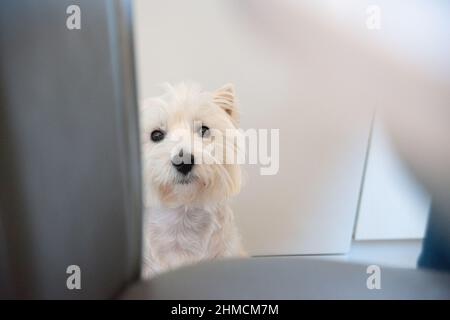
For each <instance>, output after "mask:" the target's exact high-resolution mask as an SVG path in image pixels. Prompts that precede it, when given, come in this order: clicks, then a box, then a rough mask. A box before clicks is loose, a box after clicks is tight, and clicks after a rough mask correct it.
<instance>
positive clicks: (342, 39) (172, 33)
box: [134, 0, 450, 255]
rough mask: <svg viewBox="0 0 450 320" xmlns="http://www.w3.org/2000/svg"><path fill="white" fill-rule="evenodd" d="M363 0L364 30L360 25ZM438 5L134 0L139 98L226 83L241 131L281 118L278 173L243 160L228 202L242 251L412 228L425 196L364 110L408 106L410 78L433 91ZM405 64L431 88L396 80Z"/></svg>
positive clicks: (445, 73) (442, 33) (346, 242)
mask: <svg viewBox="0 0 450 320" xmlns="http://www.w3.org/2000/svg"><path fill="white" fill-rule="evenodd" d="M280 3H281V5H278V4H280ZM436 3H438V5H436ZM374 4H375V5H378V6H379V8H380V9H381V11H380V13H381V16H380V17H381V25H380V29H376V30H372V29H369V28H368V27H367V19H368V12H367V11H366V10H367V8H368V7H369V6H370V5H374ZM442 9H446V10H448V9H449V6H448V5H447V4H446V3H444V2H438V1H432V2H429V1H398V2H396V3H392V2H389V1H376V2H373V1H302V2H300V1H292V0H286V1H282V2H281V1H221V0H195V1H194V0H192V1H185V0H184V1H180V0H164V1H163V0H154V1H145V0H136V1H135V5H134V15H135V45H136V58H137V72H138V80H139V95H140V98H141V99H143V98H146V97H150V96H155V95H158V94H160V91H159V89H158V84H160V83H162V82H165V81H169V82H179V81H185V80H193V81H196V82H199V83H200V84H202V85H203V86H204V87H205V89H208V90H213V89H216V88H218V87H220V86H221V85H223V84H225V83H227V82H232V83H234V84H235V87H236V91H237V95H238V98H239V101H240V108H241V110H240V111H241V115H242V118H241V127H242V128H243V129H248V128H266V129H271V128H277V129H280V170H279V173H278V174H277V175H274V176H261V175H260V174H259V166H257V165H247V166H246V168H245V170H246V172H247V179H246V184H245V186H244V188H243V191H242V193H241V194H240V195H239V196H238V197H237V198H236V199H235V200H234V203H233V208H234V211H235V215H236V218H237V220H238V223H239V228H240V230H241V233H242V235H243V239H244V245H245V246H246V248H247V249H248V251H249V252H250V253H251V254H254V255H271V254H323V253H346V252H348V251H349V248H350V245H351V241H352V237H353V233H354V231H355V235H356V238H357V239H365V240H367V239H371V240H380V239H420V238H421V237H422V236H423V230H424V227H425V221H426V215H427V212H428V206H429V198H428V196H427V194H426V193H425V191H424V190H423V188H422V187H420V186H419V185H418V184H417V183H416V181H415V180H414V179H413V178H412V176H411V174H410V173H409V171H408V170H407V169H406V168H405V166H404V164H403V162H401V161H400V159H399V157H398V156H397V155H396V154H395V151H394V148H393V147H392V146H391V144H390V142H389V139H388V138H387V137H385V134H384V133H383V132H384V131H383V129H382V126H381V125H380V124H378V122H379V120H378V117H377V120H376V121H375V126H374V128H375V130H374V134H373V136H371V134H370V132H371V124H372V121H373V117H374V110H375V109H379V108H382V107H384V105H385V104H400V105H405V104H407V102H408V103H409V102H410V100H411V97H409V94H410V92H408V89H409V88H415V89H416V88H423V89H419V90H416V92H415V94H416V95H417V96H419V97H427V96H429V95H433V96H435V95H436V93H441V94H442V92H443V91H442V89H441V87H440V86H439V84H440V83H441V82H442V81H448V79H449V74H450V72H449V71H450V63H449V59H448V56H449V53H450V50H449V42H448V40H449V39H450V38H449V30H450V28H449V22H448V11H447V12H445V10H444V12H442ZM443 40H447V42H445V43H443V42H444V41H443ZM411 75H414V76H417V77H418V78H419V77H420V79H423V78H424V79H426V80H427V81H428V80H429V81H428V82H426V83H427V84H429V83H432V86H431V87H425V86H421V82H420V81H419V82H417V81H416V82H415V83H414V85H410V86H399V85H398V83H402V81H403V80H406V79H411ZM430 79H431V80H430ZM436 82H437V83H438V84H435V83H436ZM380 84H383V88H381V86H380ZM386 88H392V90H397V89H399V88H400V90H401V92H394V95H393V92H391V91H389V90H386ZM421 90H422V91H421ZM397 93H399V94H398V96H397ZM393 97H394V98H393ZM408 99H409V100H408ZM439 101H448V100H445V99H441V100H439ZM402 112H404V111H402ZM402 115H405V116H407V114H405V113H402ZM380 137H381V138H380ZM383 137H384V138H383ZM369 142H370V143H369ZM369 146H370V148H369ZM360 199H361V202H360ZM358 209H359V212H358Z"/></svg>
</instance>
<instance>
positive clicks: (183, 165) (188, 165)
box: [172, 149, 194, 175]
mask: <svg viewBox="0 0 450 320" xmlns="http://www.w3.org/2000/svg"><path fill="white" fill-rule="evenodd" d="M172 165H173V166H174V167H175V169H177V171H178V172H181V173H182V174H184V175H186V174H188V173H189V172H190V171H191V170H192V167H193V166H194V156H193V155H192V154H190V153H186V152H183V149H181V150H180V152H178V155H176V156H175V157H173V158H172Z"/></svg>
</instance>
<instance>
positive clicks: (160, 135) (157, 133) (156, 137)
mask: <svg viewBox="0 0 450 320" xmlns="http://www.w3.org/2000/svg"><path fill="white" fill-rule="evenodd" d="M164 136H165V133H164V132H163V131H161V130H154V131H152V133H151V134H150V139H152V141H153V142H159V141H161V140H162V139H164Z"/></svg>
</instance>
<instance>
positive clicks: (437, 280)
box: [122, 257, 450, 299]
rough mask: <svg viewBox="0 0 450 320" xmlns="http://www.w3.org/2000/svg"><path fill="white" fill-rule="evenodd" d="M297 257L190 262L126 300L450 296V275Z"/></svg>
mask: <svg viewBox="0 0 450 320" xmlns="http://www.w3.org/2000/svg"><path fill="white" fill-rule="evenodd" d="M366 268H367V265H358V264H350V263H343V262H333V261H329V260H320V259H302V258H298V257H265V258H250V259H241V260H226V261H216V262H210V263H203V264H199V265H197V266H189V267H185V268H181V269H179V270H176V271H172V272H168V273H165V274H162V275H160V276H158V277H155V278H154V279H151V280H148V281H143V282H140V283H138V284H135V285H134V286H132V287H131V288H130V289H128V290H127V291H126V292H125V294H124V295H123V296H122V298H124V299H449V298H450V274H443V273H436V272H431V271H423V270H414V269H396V268H388V267H381V289H380V290H376V289H373V290H369V289H368V288H367V285H366V281H367V277H368V276H369V275H368V274H367V273H366Z"/></svg>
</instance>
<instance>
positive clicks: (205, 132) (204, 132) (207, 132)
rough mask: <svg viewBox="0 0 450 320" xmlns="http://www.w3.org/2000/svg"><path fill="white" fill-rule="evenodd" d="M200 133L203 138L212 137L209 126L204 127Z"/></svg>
mask: <svg viewBox="0 0 450 320" xmlns="http://www.w3.org/2000/svg"><path fill="white" fill-rule="evenodd" d="M199 133H200V135H201V136H202V138H207V137H209V135H210V131H209V128H208V127H207V126H202V127H201V128H200V130H199Z"/></svg>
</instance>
